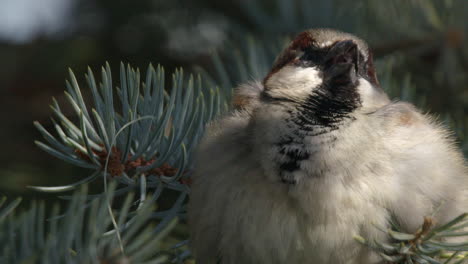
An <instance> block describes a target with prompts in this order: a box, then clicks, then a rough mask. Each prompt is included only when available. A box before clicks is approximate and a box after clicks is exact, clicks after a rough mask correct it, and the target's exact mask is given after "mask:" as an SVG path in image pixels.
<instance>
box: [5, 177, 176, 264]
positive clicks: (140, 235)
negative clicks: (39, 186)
mask: <svg viewBox="0 0 468 264" xmlns="http://www.w3.org/2000/svg"><path fill="white" fill-rule="evenodd" d="M115 187H116V185H115V184H111V185H110V188H109V190H108V192H107V193H106V195H105V196H102V197H100V198H99V199H94V200H93V202H92V204H91V205H90V207H89V208H85V207H84V206H83V203H84V201H85V198H86V195H87V188H86V185H83V186H82V188H80V190H79V191H77V192H75V194H74V195H73V198H72V199H71V200H70V203H69V204H68V206H67V213H65V215H64V216H63V217H60V218H57V216H58V215H59V213H60V209H59V207H58V206H57V205H56V206H54V208H53V210H52V213H50V214H49V213H46V211H47V210H46V206H45V205H44V203H43V202H37V201H33V202H32V204H31V206H30V208H29V209H28V210H26V211H23V212H16V211H18V210H15V211H11V210H10V213H9V214H8V216H6V217H2V218H0V245H1V247H0V251H1V252H2V253H1V254H0V263H11V264H15V263H50V264H55V263H57V264H64V263H65V264H75V263H76V264H78V263H80V264H83V263H115V264H123V263H129V264H131V263H135V264H136V263H138V264H140V263H169V262H170V261H171V260H173V259H174V258H177V254H176V253H177V252H176V251H175V250H173V249H171V248H165V246H164V238H165V237H166V235H167V233H168V232H169V231H171V230H172V229H173V228H174V227H175V225H176V223H177V218H174V219H172V220H171V221H170V222H169V223H168V224H167V228H165V229H164V230H163V231H161V232H159V233H158V234H154V233H153V228H154V227H153V226H154V224H155V223H154V220H152V213H153V211H154V204H152V203H151V202H144V203H142V204H141V206H139V207H138V209H136V210H133V209H132V208H133V207H134V205H133V204H134V194H133V193H129V194H127V196H126V197H125V200H124V201H123V203H122V205H121V206H118V207H113V210H114V211H115V213H116V215H117V216H118V218H117V226H118V228H119V231H120V232H121V233H122V242H123V244H124V247H125V249H126V254H125V255H124V254H123V252H122V251H121V250H120V248H119V242H118V240H117V238H116V236H115V233H116V230H115V229H114V227H113V226H112V224H111V219H110V217H109V215H108V214H107V212H106V210H105V208H106V206H107V205H108V204H109V201H111V203H112V200H113V198H114V190H115ZM15 201H18V200H15ZM17 203H18V202H14V203H13V204H16V205H17Z"/></svg>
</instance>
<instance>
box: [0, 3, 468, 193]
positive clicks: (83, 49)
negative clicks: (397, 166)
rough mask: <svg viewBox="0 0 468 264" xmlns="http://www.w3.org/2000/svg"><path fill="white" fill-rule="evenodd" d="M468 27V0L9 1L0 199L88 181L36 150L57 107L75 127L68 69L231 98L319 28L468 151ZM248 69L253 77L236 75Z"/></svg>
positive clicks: (1, 22)
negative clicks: (224, 90)
mask: <svg viewBox="0 0 468 264" xmlns="http://www.w3.org/2000/svg"><path fill="white" fill-rule="evenodd" d="M467 18H468V1H466V0H432V1H431V0H388V1H372V0H362V1H347V0H310V1H307V0H289V1H288V0H270V1H269V0H230V1H216V0H198V1H195V0H171V1H167V0H166V1H164V0H139V1H121V0H0V120H1V125H0V127H1V129H0V139H1V146H2V148H1V149H2V151H1V152H0V193H1V194H7V195H22V196H26V197H28V196H36V195H37V194H35V193H34V192H31V191H29V190H28V189H27V188H25V186H26V185H58V184H65V183H70V182H74V181H75V180H76V179H79V178H81V177H82V176H84V175H88V173H87V172H86V171H84V170H80V169H77V168H75V167H74V166H72V165H68V164H66V163H64V162H62V161H60V160H57V159H55V158H53V157H51V156H49V155H47V154H45V153H44V152H42V151H40V150H39V149H38V148H37V147H36V146H35V145H34V140H35V139H39V138H40V135H39V133H38V132H37V131H36V130H35V128H34V126H33V124H32V122H33V121H34V120H38V121H40V122H41V123H42V124H44V126H45V127H46V128H50V127H51V121H50V116H51V115H52V111H51V110H50V108H49V104H50V103H51V102H52V97H55V98H56V99H57V100H58V102H59V103H60V104H61V105H62V106H63V108H64V111H65V112H67V111H68V113H69V114H70V118H73V113H72V111H71V109H68V108H67V105H66V103H65V101H66V100H65V97H64V95H63V90H64V88H65V79H66V78H67V77H68V75H67V74H68V68H72V69H73V71H74V72H75V74H76V75H77V77H78V81H79V82H80V83H82V84H84V77H83V75H84V73H85V71H86V70H87V67H88V66H89V67H91V68H92V69H94V70H95V71H98V70H99V69H100V67H101V65H103V64H104V63H105V62H106V61H108V62H109V63H110V65H111V68H113V69H114V70H117V69H118V67H119V63H120V62H121V61H123V62H125V63H131V64H132V66H135V67H140V68H141V69H145V68H146V67H147V65H148V64H149V63H150V62H152V63H153V64H158V63H160V64H162V65H164V66H165V67H166V69H167V71H166V72H171V71H172V70H173V69H175V68H176V67H180V66H181V67H184V69H185V70H186V71H189V72H190V71H199V70H200V68H202V69H204V71H205V72H206V73H207V74H210V75H211V76H212V77H213V78H212V81H213V82H217V83H218V84H219V85H222V86H234V85H236V84H239V83H240V82H242V81H245V80H248V79H253V78H259V77H261V76H262V74H264V71H265V69H266V68H267V67H268V65H269V64H270V63H271V62H272V60H273V59H274V55H271V54H275V53H276V52H277V51H278V50H279V49H280V47H281V46H282V45H283V44H284V43H285V41H287V39H288V37H291V36H293V35H294V34H296V33H298V32H300V31H301V30H304V29H307V28H313V27H332V28H337V29H340V30H344V31H348V32H351V33H354V34H356V35H358V36H361V37H362V38H364V39H365V40H367V41H368V42H369V43H370V45H371V47H372V48H373V50H374V55H375V57H376V59H377V60H378V71H379V73H380V79H381V82H382V85H383V86H384V88H385V89H387V90H388V91H389V93H390V94H391V95H392V96H396V97H398V98H402V99H405V100H410V101H412V102H414V103H416V104H417V105H418V106H420V107H422V108H423V109H424V110H425V111H429V112H431V113H434V114H437V115H438V116H439V118H440V119H441V121H443V122H445V123H446V124H447V126H450V127H451V128H452V129H453V130H454V131H455V133H456V136H457V137H458V139H459V142H460V146H461V147H462V148H464V150H467V149H468V148H467V144H465V143H464V142H466V141H465V134H466V129H465V127H466V125H465V124H468V118H467V115H466V111H467V110H468V82H467V76H468V75H467V73H468V59H467V58H468V47H467V33H468V27H467V26H468V19H467ZM214 54H217V55H216V56H214ZM240 58H242V60H244V61H246V62H247V64H248V65H249V66H248V67H245V68H239V67H238V66H233V65H235V63H233V61H238V60H240ZM221 64H222V65H223V66H222V67H221V66H220V65H221ZM220 69H224V70H225V72H223V71H222V70H220ZM116 73H117V72H116ZM115 75H116V76H117V74H115ZM226 75H228V77H226ZM83 86H84V85H83ZM228 88H230V87H228ZM85 96H86V94H85ZM67 109H68V110H67Z"/></svg>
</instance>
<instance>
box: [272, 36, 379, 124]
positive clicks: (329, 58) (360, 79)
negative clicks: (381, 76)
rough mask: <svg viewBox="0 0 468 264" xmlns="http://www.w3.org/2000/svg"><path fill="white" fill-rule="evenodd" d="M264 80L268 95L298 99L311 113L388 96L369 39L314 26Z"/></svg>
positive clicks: (344, 110) (275, 98) (351, 107)
mask: <svg viewBox="0 0 468 264" xmlns="http://www.w3.org/2000/svg"><path fill="white" fill-rule="evenodd" d="M263 84H264V91H263V97H264V98H266V99H267V100H273V101H285V102H295V103H298V104H300V105H302V106H304V107H305V108H308V110H309V112H311V114H312V115H313V114H316V115H327V113H328V114H331V115H334V116H342V115H346V114H347V113H348V112H352V111H354V110H355V109H357V108H360V107H362V106H363V105H365V106H375V105H379V104H381V103H382V102H385V101H387V100H388V99H387V97H386V95H385V93H384V92H383V91H382V89H381V88H380V85H379V82H378V80H377V75H376V72H375V68H374V64H373V60H372V54H371V52H370V51H369V48H368V46H367V44H366V43H365V42H364V41H363V40H361V39H359V38H358V37H356V36H354V35H351V34H348V33H343V32H339V31H336V30H331V29H313V30H308V31H304V32H302V33H300V34H299V35H298V36H296V38H295V39H294V40H293V41H292V42H291V43H290V44H289V45H288V47H287V48H286V49H285V50H284V51H283V52H282V53H281V54H280V55H279V56H278V58H277V59H276V61H275V63H274V65H273V67H272V69H271V71H270V73H269V74H268V75H267V76H266V77H265V79H264V80H263ZM336 114H338V115H336ZM319 117H320V116H319Z"/></svg>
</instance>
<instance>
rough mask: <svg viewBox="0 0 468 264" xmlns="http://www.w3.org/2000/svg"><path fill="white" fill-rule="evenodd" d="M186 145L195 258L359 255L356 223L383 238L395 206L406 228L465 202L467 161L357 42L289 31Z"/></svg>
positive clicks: (337, 259) (358, 261)
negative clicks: (191, 158) (192, 157)
mask: <svg viewBox="0 0 468 264" xmlns="http://www.w3.org/2000/svg"><path fill="white" fill-rule="evenodd" d="M235 98H236V100H235V103H236V104H237V106H238V108H239V109H237V110H234V111H233V112H231V113H230V114H229V115H227V116H225V117H222V118H221V119H219V120H217V121H215V122H213V123H212V124H211V125H210V126H209V127H208V129H207V132H206V135H205V136H204V139H203V140H202V142H201V144H200V146H199V149H198V152H197V154H196V159H197V160H196V162H197V163H196V170H195V173H194V176H193V177H194V178H193V185H192V191H191V197H190V202H189V224H190V225H191V242H192V247H193V251H194V254H195V256H196V258H197V260H198V262H197V263H201V264H206V263H222V264H249V263H260V264H262V263H268V264H271V263H312V264H327V263H330V264H331V263H333V264H341V263H349V264H368V263H379V262H381V259H380V258H379V257H378V255H377V254H375V253H374V252H372V250H370V249H368V248H366V247H364V246H361V245H360V244H359V243H357V242H356V241H355V240H354V239H353V236H354V235H361V236H363V237H366V238H368V239H369V240H371V241H372V240H376V241H385V240H386V239H387V238H386V234H385V232H383V231H381V229H386V228H388V227H389V221H390V219H391V218H394V219H396V220H397V221H398V223H399V224H400V225H401V226H402V227H403V228H404V229H405V230H406V231H408V232H415V231H416V229H417V228H418V227H419V226H420V224H421V223H422V221H423V217H424V216H428V215H431V214H432V213H433V212H434V211H435V210H436V209H438V214H437V215H436V222H437V223H440V224H442V223H444V222H447V221H448V220H450V219H452V218H454V217H456V216H458V215H459V214H461V213H462V212H464V211H465V209H466V206H465V205H466V202H465V197H466V192H465V190H466V187H467V186H468V185H467V177H466V168H465V163H464V159H463V156H462V154H461V153H460V151H458V150H457V149H456V147H455V145H454V143H453V140H452V139H451V137H450V135H449V133H447V132H446V131H445V130H444V129H443V128H442V127H440V126H439V125H438V124H437V123H435V122H434V121H433V120H432V119H431V118H429V117H428V116H426V115H423V114H421V113H420V112H419V111H418V110H416V109H415V107H414V106H412V105H411V104H408V103H403V102H392V101H390V100H389V99H388V97H387V95H386V94H385V93H384V91H383V90H382V89H381V88H380V86H379V83H378V81H377V77H376V72H375V69H374V66H373V61H372V56H371V53H370V51H369V49H368V47H367V45H366V43H365V42H364V41H363V40H361V39H359V38H357V37H355V36H353V35H351V34H347V33H343V32H339V31H335V30H330V29H315V30H309V31H306V32H303V33H301V34H299V35H298V36H297V37H296V38H295V39H294V40H293V41H292V42H291V44H290V45H289V46H288V47H287V48H286V49H285V50H284V51H283V52H282V53H281V54H280V56H279V57H278V58H277V60H276V62H275V63H274V65H273V67H272V69H271V71H270V73H269V74H268V75H267V76H266V77H265V79H264V80H263V82H262V83H253V84H247V85H243V86H241V87H240V88H239V89H238V91H237V95H236V97H235Z"/></svg>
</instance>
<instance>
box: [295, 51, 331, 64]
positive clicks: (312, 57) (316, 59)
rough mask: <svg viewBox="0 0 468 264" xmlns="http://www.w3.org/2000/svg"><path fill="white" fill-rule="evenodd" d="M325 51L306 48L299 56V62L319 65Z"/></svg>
mask: <svg viewBox="0 0 468 264" xmlns="http://www.w3.org/2000/svg"><path fill="white" fill-rule="evenodd" d="M326 53H327V52H326V51H324V50H321V49H314V48H308V49H306V50H304V54H303V55H302V56H301V58H300V60H301V61H307V62H311V63H313V64H320V63H322V62H323V59H324V57H325V55H326Z"/></svg>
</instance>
